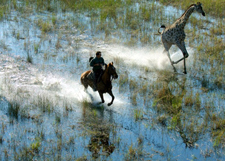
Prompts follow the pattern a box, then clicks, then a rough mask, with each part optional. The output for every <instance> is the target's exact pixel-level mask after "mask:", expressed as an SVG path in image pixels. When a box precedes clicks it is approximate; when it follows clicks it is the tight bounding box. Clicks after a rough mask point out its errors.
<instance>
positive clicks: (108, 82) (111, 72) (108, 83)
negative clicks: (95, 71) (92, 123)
mask: <svg viewBox="0 0 225 161" xmlns="http://www.w3.org/2000/svg"><path fill="white" fill-rule="evenodd" d="M90 72H91V70H88V71H86V72H84V73H82V74H81V77H80V80H81V83H82V85H83V86H84V88H85V89H87V88H88V86H90V87H91V88H92V89H93V88H94V81H93V80H90V79H88V77H87V76H88V74H89V73H90ZM117 78H118V75H117V73H116V68H115V67H114V66H113V62H112V63H109V64H108V65H106V69H105V70H104V72H103V74H102V77H101V78H100V81H99V82H98V83H97V91H98V93H99V95H100V97H101V100H102V102H100V103H104V102H105V100H104V97H103V93H108V94H109V95H110V96H111V97H112V101H111V102H110V103H108V106H110V105H112V103H113V100H114V98H115V97H114V95H113V93H112V79H117Z"/></svg>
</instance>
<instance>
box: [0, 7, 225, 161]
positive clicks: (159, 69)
mask: <svg viewBox="0 0 225 161" xmlns="http://www.w3.org/2000/svg"><path fill="white" fill-rule="evenodd" d="M134 7H138V5H137V4H136V5H135V6H134ZM173 10H175V9H174V8H173ZM165 12H168V10H165ZM176 12H179V13H180V11H176ZM48 16H51V13H49V12H44V13H34V14H31V15H29V16H26V17H25V16H24V15H23V14H21V13H19V12H16V11H12V13H11V15H10V16H8V18H6V19H4V20H2V21H1V22H0V40H1V44H0V47H1V48H0V51H1V54H0V66H1V67H0V75H1V77H0V95H1V102H0V104H1V106H0V120H1V124H0V127H1V133H0V151H1V154H0V156H1V159H2V160H7V159H9V160H18V159H24V158H27V159H34V160H35V159H38V160H39V159H40V160H46V159H50V160H53V159H57V160H59V159H63V160H74V159H78V158H83V159H85V158H87V159H88V160H91V159H93V160H94V159H100V160H135V159H136V160H151V159H153V160H166V159H167V160H191V159H193V160H194V159H198V160H205V159H209V160H211V159H223V158H224V149H223V148H222V147H219V148H216V147H214V142H213V140H212V136H211V133H210V132H209V130H208V129H206V130H205V129H204V132H205V133H204V132H200V131H199V130H198V127H199V126H197V125H201V124H203V122H204V117H205V115H206V111H204V110H201V109H203V108H207V107H208V106H211V107H215V109H213V110H215V111H217V112H218V113H220V114H221V116H222V115H223V111H224V109H223V108H224V107H223V105H224V103H225V101H224V96H223V93H224V89H218V88H216V89H212V88H213V87H214V85H213V84H212V85H211V86H212V88H211V89H210V90H209V91H208V92H201V91H202V89H201V88H202V87H203V85H208V84H207V82H206V83H205V82H203V81H204V80H203V79H199V78H200V77H201V76H202V75H201V74H199V72H198V71H194V68H193V65H194V63H193V61H194V54H195V49H193V48H191V47H188V48H187V49H188V51H189V55H190V56H189V58H188V60H187V64H188V72H189V73H190V74H189V75H187V76H186V75H175V76H174V75H173V72H172V68H171V66H170V64H169V61H168V58H167V57H166V56H165V55H163V54H162V51H163V49H162V46H160V44H159V45H158V46H154V45H150V46H149V45H141V47H140V42H138V43H137V44H138V45H137V46H135V47H134V46H132V47H127V46H124V45H121V44H120V45H118V44H116V45H115V43H112V41H107V40H106V39H105V37H104V33H98V34H97V33H95V32H93V33H92V31H91V30H90V29H91V28H90V26H89V25H88V24H89V21H90V19H89V18H88V17H86V15H85V16H84V15H82V14H79V15H78V16H77V15H73V13H71V12H69V13H61V12H60V13H58V14H57V15H56V16H57V18H58V26H57V27H56V28H54V29H52V31H50V32H48V33H45V34H43V31H41V28H40V27H38V25H37V19H47V17H48ZM73 16H75V17H80V19H82V20H83V21H82V22H83V24H85V23H87V24H86V25H87V26H86V28H85V30H82V29H80V28H76V27H74V26H73V25H72V21H71V19H72V17H73ZM168 16H169V15H168ZM146 25H149V24H146ZM70 26H73V27H70ZM157 27H158V26H157ZM157 27H156V26H154V28H156V29H157ZM123 33H124V34H125V33H126V32H125V31H124V32H123ZM114 38H115V37H113V39H114ZM156 41H160V37H158V38H156ZM153 46H154V47H153ZM97 50H100V51H102V53H103V57H104V59H105V61H106V62H107V63H108V62H111V61H113V62H114V63H115V66H116V68H117V72H118V74H119V79H117V80H113V92H114V94H115V97H116V98H115V101H114V104H113V105H112V106H111V107H108V106H107V105H106V104H103V105H98V104H97V103H98V102H99V101H100V98H99V96H98V94H97V93H95V92H93V91H92V90H91V89H88V93H86V92H85V91H84V90H83V87H82V86H81V84H80V81H79V78H80V74H81V73H82V72H84V71H86V70H89V69H90V67H89V64H88V58H89V57H90V56H94V54H95V52H96V51H97ZM172 51H173V54H172V58H173V59H179V58H180V57H181V53H180V51H179V50H178V49H176V48H174V49H172ZM28 55H29V56H31V57H32V63H28V62H27V57H28ZM177 68H178V70H180V71H182V63H181V64H179V65H177ZM205 69H207V67H206V68H205ZM122 76H125V78H128V80H127V81H125V83H124V84H122V83H121V82H122V81H121V78H120V77H122ZM132 82H133V83H132ZM209 84H210V82H209ZM208 86H210V85H208ZM162 87H163V90H165V91H170V92H169V93H165V94H166V95H171V96H172V98H176V99H174V100H172V101H177V100H181V102H182V105H183V106H184V107H186V106H185V105H184V104H185V97H180V96H189V95H191V94H193V95H195V94H196V95H197V94H199V93H200V94H201V95H200V96H199V101H200V104H201V105H200V107H199V106H195V105H193V107H189V108H188V107H187V108H185V109H184V110H183V112H182V113H187V116H186V122H187V123H186V125H188V124H189V123H190V122H193V120H194V121H195V122H196V126H194V127H195V128H196V129H195V130H194V133H193V132H191V130H189V129H188V128H186V127H182V126H183V125H184V124H181V125H180V124H179V123H177V127H176V128H172V127H171V126H172V125H173V124H170V121H171V122H173V120H174V118H175V117H174V115H169V117H171V118H168V116H167V113H168V111H166V110H164V111H159V109H158V108H156V106H155V105H154V104H155V102H159V101H160V100H158V98H155V96H156V95H160V94H159V93H160V91H161V88H162ZM168 89H169V90H168ZM105 100H106V102H110V100H111V98H110V97H109V96H107V95H105ZM162 100H163V101H165V102H162V104H165V105H166V104H169V103H168V102H166V100H164V99H163V98H162ZM157 106H160V105H159V104H158V105H157ZM195 107H199V109H200V110H199V109H196V110H195V109H194V108H195ZM162 108H164V107H163V106H162ZM196 111H197V112H196ZM215 111H213V112H215ZM164 116H165V117H166V119H168V121H166V119H165V120H164V119H163V118H164ZM160 118H162V121H157V120H160ZM190 118H191V119H190ZM189 119H190V122H188V121H189ZM163 120H164V121H163ZM182 121H183V122H185V120H182ZM170 125H171V126H170Z"/></svg>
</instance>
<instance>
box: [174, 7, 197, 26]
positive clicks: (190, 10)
mask: <svg viewBox="0 0 225 161" xmlns="http://www.w3.org/2000/svg"><path fill="white" fill-rule="evenodd" d="M194 10H195V6H194V5H192V6H190V7H189V8H188V9H187V10H186V11H185V12H184V13H183V15H182V16H181V17H180V18H179V19H178V20H177V21H176V23H178V24H179V26H180V27H181V28H184V27H185V25H186V23H187V21H188V19H189V17H190V16H191V14H192V13H193V12H194Z"/></svg>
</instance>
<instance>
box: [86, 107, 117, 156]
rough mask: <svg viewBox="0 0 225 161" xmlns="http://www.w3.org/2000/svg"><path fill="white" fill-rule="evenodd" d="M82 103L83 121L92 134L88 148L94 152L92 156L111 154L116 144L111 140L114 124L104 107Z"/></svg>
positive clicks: (88, 131)
mask: <svg viewBox="0 0 225 161" xmlns="http://www.w3.org/2000/svg"><path fill="white" fill-rule="evenodd" d="M82 105H83V107H82V121H83V126H84V128H85V129H86V131H87V133H88V135H90V140H89V144H88V149H89V151H90V152H91V153H92V157H93V158H95V159H97V158H98V157H99V156H100V155H106V156H108V155H110V154H111V153H113V151H114V149H115V146H114V144H113V143H111V142H110V134H111V131H112V128H113V126H112V125H110V123H109V122H108V121H109V120H107V118H105V117H104V107H101V106H94V105H92V104H88V103H83V104H82ZM109 117H111V116H109Z"/></svg>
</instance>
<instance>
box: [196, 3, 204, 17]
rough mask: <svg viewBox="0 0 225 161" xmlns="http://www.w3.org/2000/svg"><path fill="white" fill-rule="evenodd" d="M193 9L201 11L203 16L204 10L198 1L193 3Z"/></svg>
mask: <svg viewBox="0 0 225 161" xmlns="http://www.w3.org/2000/svg"><path fill="white" fill-rule="evenodd" d="M195 10H196V11H197V12H198V13H201V14H202V16H205V12H204V11H203V9H202V4H201V3H200V2H197V4H196V5H195Z"/></svg>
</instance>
